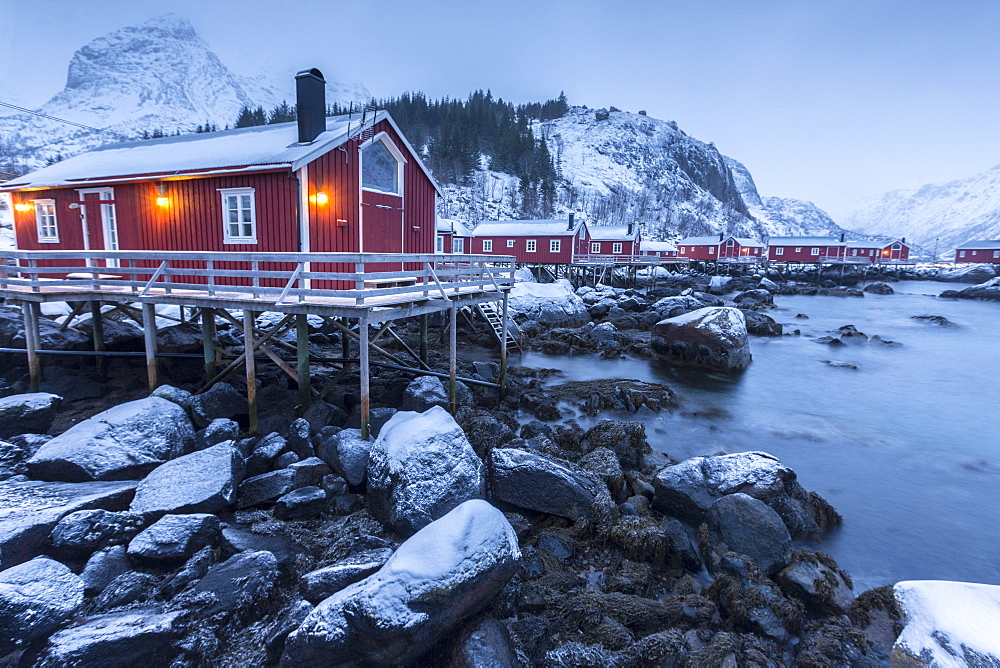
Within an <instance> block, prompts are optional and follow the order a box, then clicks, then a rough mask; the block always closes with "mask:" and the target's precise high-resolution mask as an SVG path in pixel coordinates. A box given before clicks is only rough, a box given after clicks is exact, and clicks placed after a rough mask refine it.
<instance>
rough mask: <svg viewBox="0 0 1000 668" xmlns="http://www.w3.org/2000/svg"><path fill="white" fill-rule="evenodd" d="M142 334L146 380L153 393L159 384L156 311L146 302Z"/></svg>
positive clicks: (143, 310)
mask: <svg viewBox="0 0 1000 668" xmlns="http://www.w3.org/2000/svg"><path fill="white" fill-rule="evenodd" d="M142 333H143V339H144V340H145V342H146V378H147V379H148V380H149V391H150V392H152V391H153V390H155V389H156V386H157V385H158V384H159V381H158V380H157V374H156V311H155V310H154V308H153V305H152V304H147V303H145V302H143V304H142Z"/></svg>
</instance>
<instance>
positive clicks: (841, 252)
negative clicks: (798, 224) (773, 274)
mask: <svg viewBox="0 0 1000 668" xmlns="http://www.w3.org/2000/svg"><path fill="white" fill-rule="evenodd" d="M846 252H847V243H846V242H845V241H844V240H843V239H837V238H836V237H771V238H770V239H769V240H768V249H767V259H768V260H770V261H772V262H829V261H831V260H843V259H844V258H845V257H846Z"/></svg>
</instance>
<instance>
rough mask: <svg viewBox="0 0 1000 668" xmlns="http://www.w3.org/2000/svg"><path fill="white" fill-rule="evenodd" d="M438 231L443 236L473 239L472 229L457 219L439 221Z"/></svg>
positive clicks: (439, 219)
mask: <svg viewBox="0 0 1000 668" xmlns="http://www.w3.org/2000/svg"><path fill="white" fill-rule="evenodd" d="M437 231H438V232H440V233H442V234H452V235H454V236H456V237H471V236H473V234H472V228H471V227H469V225H468V224H467V223H466V222H465V221H462V220H458V219H455V218H441V217H440V216H439V217H438V219H437Z"/></svg>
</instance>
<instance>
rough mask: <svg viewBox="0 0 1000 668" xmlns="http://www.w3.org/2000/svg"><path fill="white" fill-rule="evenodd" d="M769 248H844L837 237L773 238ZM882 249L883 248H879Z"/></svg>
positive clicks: (769, 242) (768, 241) (770, 240)
mask: <svg viewBox="0 0 1000 668" xmlns="http://www.w3.org/2000/svg"><path fill="white" fill-rule="evenodd" d="M767 243H768V245H769V246H844V245H846V242H843V241H841V240H840V239H838V238H837V237H771V238H770V239H768V240H767ZM879 248H881V246H879Z"/></svg>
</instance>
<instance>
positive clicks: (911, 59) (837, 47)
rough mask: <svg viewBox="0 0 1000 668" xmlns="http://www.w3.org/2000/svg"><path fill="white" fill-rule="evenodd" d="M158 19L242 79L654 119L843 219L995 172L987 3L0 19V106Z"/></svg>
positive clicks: (65, 4) (447, 6) (36, 11)
mask: <svg viewBox="0 0 1000 668" xmlns="http://www.w3.org/2000/svg"><path fill="white" fill-rule="evenodd" d="M167 11H173V12H174V13H176V14H177V15H179V16H182V17H185V18H188V19H189V20H190V21H191V22H192V23H193V24H194V26H195V28H196V29H197V30H198V32H199V33H200V34H201V36H202V37H203V38H204V39H205V40H206V41H207V42H208V44H209V45H210V47H212V48H213V50H215V51H216V53H218V54H219V56H220V57H221V59H222V61H223V62H224V63H226V64H227V65H228V66H229V67H230V68H231V69H233V70H234V71H236V72H238V73H251V72H252V71H253V70H254V68H257V67H261V66H269V67H279V68H287V69H289V70H295V69H300V68H303V67H310V66H318V67H319V68H320V69H321V70H323V71H324V72H325V73H326V74H327V76H328V78H340V79H343V80H357V81H361V82H363V83H364V84H365V85H367V87H368V88H369V90H371V91H372V93H373V94H375V95H377V96H388V95H395V94H398V93H401V92H403V91H406V90H422V91H424V92H425V93H427V94H428V95H431V96H433V97H439V96H446V95H447V96H451V97H465V96H466V95H467V94H468V93H469V92H470V91H471V90H473V89H476V88H490V89H492V91H493V93H494V95H497V96H500V97H503V98H504V99H509V100H512V101H515V102H525V101H534V100H543V99H546V98H550V97H554V96H555V95H557V94H558V93H559V91H561V90H565V92H566V95H567V96H568V97H569V100H570V102H571V103H572V104H586V105H588V106H591V107H600V106H610V105H615V106H617V107H619V108H621V109H624V110H628V111H638V110H640V109H645V110H646V111H647V112H648V113H649V115H650V116H653V117H656V118H661V119H672V120H676V121H677V122H678V123H679V124H680V126H681V128H682V129H684V130H685V131H687V132H688V133H689V134H691V135H693V136H695V137H697V138H698V139H701V140H703V141H706V142H707V141H714V142H715V144H716V146H718V147H719V149H720V150H721V151H722V152H724V153H726V154H727V155H730V156H732V157H734V158H736V159H737V160H740V161H741V162H743V163H745V164H746V165H747V167H749V169H750V171H751V173H752V174H753V176H754V178H755V179H756V181H757V186H758V189H759V190H760V191H761V193H762V194H764V195H780V196H785V197H796V198H800V199H807V200H811V201H813V202H815V203H816V204H817V205H819V206H820V207H822V208H825V209H827V210H828V211H830V212H831V213H833V214H834V215H835V216H836V214H838V213H840V212H842V211H844V210H845V209H847V208H849V207H850V205H851V204H852V203H853V202H854V201H856V200H857V199H858V198H860V197H863V196H867V195H873V194H880V193H882V192H885V191H887V190H891V189H895V188H915V187H919V186H920V185H922V184H925V183H929V182H940V181H946V180H950V179H955V178H961V177H964V176H969V175H972V174H974V173H976V172H980V171H983V170H985V169H988V168H990V167H992V166H994V165H996V164H998V163H1000V122H998V117H1000V2H997V1H995V0H980V1H975V0H937V1H934V2H931V1H920V0H908V1H901V0H900V1H881V0H865V1H858V2H854V1H838V0H825V1H820V0H816V1H813V0H790V1H781V0H774V1H760V2H751V1H749V0H747V1H739V0H730V1H723V0H717V1H713V0H691V1H686V2H638V1H632V2H628V1H621V2H610V1H596V0H595V1H588V0H572V1H554V2H547V1H546V0H533V1H531V2H522V1H520V0H504V1H502V2H492V1H479V2H476V1H473V0H462V1H450V0H442V1H431V0H408V1H404V2H396V1H394V0H382V1H380V2H370V1H368V2H354V1H350V0H337V1H333V2H331V1H329V0H327V1H323V2H319V1H310V0H284V1H281V0H268V1H266V2H258V1H256V0H249V1H241V2H232V1H228V0H226V1H219V0H216V1H213V2H204V1H203V0H199V1H189V0H174V1H173V2H170V3H164V2H150V1H148V0H101V2H80V1H79V0H76V1H72V2H70V1H61V0H31V1H24V0H0V101H14V102H15V103H17V102H20V103H23V104H25V105H28V106H38V105H40V104H42V103H44V102H45V101H46V100H47V99H48V98H49V97H51V96H52V95H53V94H55V93H56V92H57V91H58V90H59V89H61V88H62V86H63V85H64V83H65V76H66V66H67V64H68V63H69V59H70V58H71V57H72V55H73V52H74V51H75V50H76V49H77V48H79V47H80V46H82V45H83V44H85V43H86V42H88V41H89V40H91V39H93V38H95V37H98V36H100V35H102V34H104V33H106V32H108V31H111V30H113V29H116V28H119V27H122V26H125V25H130V24H134V23H139V22H142V21H145V20H147V19H149V18H152V17H155V16H158V15H160V14H163V13H164V12H167Z"/></svg>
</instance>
